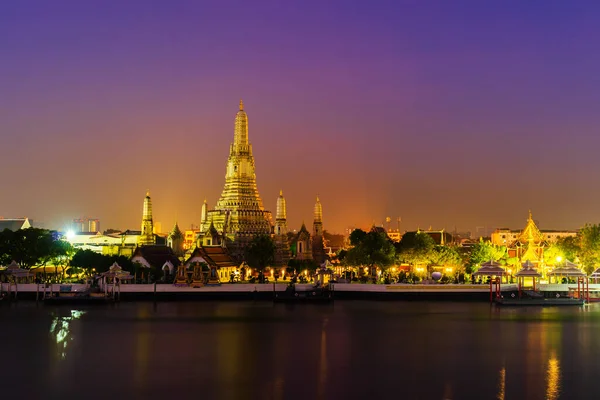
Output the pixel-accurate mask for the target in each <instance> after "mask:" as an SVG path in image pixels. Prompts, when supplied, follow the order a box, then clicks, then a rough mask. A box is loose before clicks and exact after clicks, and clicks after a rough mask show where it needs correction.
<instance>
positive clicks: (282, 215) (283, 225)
mask: <svg viewBox="0 0 600 400" xmlns="http://www.w3.org/2000/svg"><path fill="white" fill-rule="evenodd" d="M287 231H288V228H287V210H286V206H285V197H283V190H280V191H279V197H278V198H277V212H276V213H275V234H276V235H287Z"/></svg>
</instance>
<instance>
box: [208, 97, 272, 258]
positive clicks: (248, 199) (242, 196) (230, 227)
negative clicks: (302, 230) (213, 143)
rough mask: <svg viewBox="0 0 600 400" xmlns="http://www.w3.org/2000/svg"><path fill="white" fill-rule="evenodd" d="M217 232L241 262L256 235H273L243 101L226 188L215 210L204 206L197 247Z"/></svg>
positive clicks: (237, 115) (236, 126)
mask: <svg viewBox="0 0 600 400" xmlns="http://www.w3.org/2000/svg"><path fill="white" fill-rule="evenodd" d="M215 231H216V233H217V234H218V235H219V236H220V237H221V238H222V240H223V244H224V245H225V244H226V246H227V248H228V251H229V253H230V254H231V256H232V257H234V258H235V259H237V260H238V261H241V260H242V258H243V255H244V248H245V246H246V245H247V244H248V243H249V242H250V241H251V240H252V238H253V237H254V236H256V235H260V234H264V235H271V233H272V216H271V213H270V212H269V211H265V209H264V207H263V202H262V200H261V198H260V195H259V194H258V188H257V185H256V173H255V165H254V157H253V155H252V145H251V144H250V142H249V140H248V115H247V114H246V112H245V111H244V103H243V102H242V101H241V100H240V107H239V111H238V112H237V114H236V116H235V129H234V134H233V143H231V145H230V147H229V158H228V160H227V169H226V173H225V187H224V188H223V192H222V194H221V197H220V198H219V200H218V201H217V204H216V206H215V207H214V208H213V209H212V210H208V206H207V204H206V202H205V203H204V205H203V206H202V216H201V225H200V233H199V234H198V244H201V243H203V242H204V240H203V239H204V238H205V236H207V235H210V236H214V233H215ZM211 244H212V243H211Z"/></svg>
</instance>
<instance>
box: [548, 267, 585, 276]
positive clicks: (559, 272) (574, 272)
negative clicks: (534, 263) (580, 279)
mask: <svg viewBox="0 0 600 400" xmlns="http://www.w3.org/2000/svg"><path fill="white" fill-rule="evenodd" d="M548 275H549V276H585V272H583V271H582V270H580V269H579V268H577V267H575V266H568V265H565V266H564V267H557V268H554V269H553V270H552V271H550V272H548Z"/></svg>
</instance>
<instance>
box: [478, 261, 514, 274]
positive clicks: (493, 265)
mask: <svg viewBox="0 0 600 400" xmlns="http://www.w3.org/2000/svg"><path fill="white" fill-rule="evenodd" d="M473 275H475V276H503V275H506V270H504V268H502V266H501V265H500V264H499V263H497V262H495V261H488V262H486V263H483V264H481V267H480V268H479V269H478V270H477V271H476V272H475V273H473Z"/></svg>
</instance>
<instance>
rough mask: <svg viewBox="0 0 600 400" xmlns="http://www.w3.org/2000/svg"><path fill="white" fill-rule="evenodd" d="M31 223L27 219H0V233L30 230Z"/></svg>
mask: <svg viewBox="0 0 600 400" xmlns="http://www.w3.org/2000/svg"><path fill="white" fill-rule="evenodd" d="M32 225H33V221H32V220H30V219H29V218H0V232H2V231H4V230H5V229H8V230H9V231H13V232H15V231H18V230H19V229H27V228H31V227H32Z"/></svg>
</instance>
